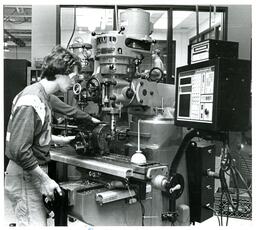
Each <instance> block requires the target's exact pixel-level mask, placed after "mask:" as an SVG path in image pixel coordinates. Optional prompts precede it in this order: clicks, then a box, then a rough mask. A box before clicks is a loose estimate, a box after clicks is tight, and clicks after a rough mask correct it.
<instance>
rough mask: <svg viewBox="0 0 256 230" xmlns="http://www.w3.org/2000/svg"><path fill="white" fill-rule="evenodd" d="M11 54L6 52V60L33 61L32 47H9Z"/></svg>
mask: <svg viewBox="0 0 256 230" xmlns="http://www.w3.org/2000/svg"><path fill="white" fill-rule="evenodd" d="M8 49H9V52H4V58H5V59H26V60H28V61H31V47H30V46H26V47H17V48H16V47H8Z"/></svg>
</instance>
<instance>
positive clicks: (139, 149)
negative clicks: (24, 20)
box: [50, 9, 190, 226]
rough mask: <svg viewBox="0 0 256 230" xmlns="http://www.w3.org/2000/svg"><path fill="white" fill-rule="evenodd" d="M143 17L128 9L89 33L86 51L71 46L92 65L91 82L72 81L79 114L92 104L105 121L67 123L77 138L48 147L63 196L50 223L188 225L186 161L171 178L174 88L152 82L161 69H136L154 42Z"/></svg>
mask: <svg viewBox="0 0 256 230" xmlns="http://www.w3.org/2000/svg"><path fill="white" fill-rule="evenodd" d="M149 16H150V15H149V13H147V12H146V11H144V10H141V9H128V10H126V11H124V12H123V13H121V20H120V21H121V25H120V30H119V31H110V32H108V33H104V34H96V33H93V34H92V35H93V37H92V47H90V46H89V45H87V46H85V45H83V44H80V45H79V44H76V45H74V46H72V50H73V52H76V53H78V52H82V53H85V52H86V54H88V53H90V54H91V56H88V55H87V56H86V55H84V56H86V57H87V60H92V59H93V60H94V71H93V73H92V76H91V77H90V78H89V79H86V77H83V76H82V77H81V76H80V77H78V78H77V80H76V83H75V85H74V87H73V94H74V97H75V98H76V101H77V104H78V105H79V106H80V108H81V109H84V108H86V107H87V105H88V103H94V104H96V105H97V106H98V110H97V113H98V114H97V115H98V117H100V119H101V120H102V121H103V122H102V123H101V124H98V125H95V126H90V125H88V124H84V123H76V124H75V125H73V126H71V125H70V126H69V125H66V128H67V129H68V131H69V132H71V131H70V129H69V127H72V132H73V133H76V139H75V140H74V141H73V142H72V143H71V146H62V147H55V148H52V149H51V152H50V154H51V159H52V160H53V162H55V163H56V164H57V174H58V175H56V173H55V175H53V174H54V173H53V174H52V177H54V178H55V179H56V180H57V181H59V183H60V185H61V187H62V188H63V189H64V191H65V193H66V194H67V202H64V203H65V205H66V206H65V207H64V208H63V210H66V211H65V215H64V218H56V219H57V223H56V219H55V224H56V225H65V224H66V222H65V218H66V215H70V216H73V217H75V218H77V219H79V220H81V221H84V222H86V223H89V224H91V225H133V226H134V225H148V226H151V225H153V226H161V225H189V223H190V221H189V206H188V191H187V186H186V184H187V179H186V178H187V175H186V164H185V159H184V158H182V159H181V161H180V164H179V165H178V169H177V172H175V173H172V174H170V173H169V168H170V165H171V162H172V160H173V158H174V157H175V153H176V151H177V149H178V147H179V144H180V142H181V138H182V130H181V128H179V127H176V126H174V117H173V111H174V108H173V106H174V100H175V99H174V97H175V93H174V91H175V89H174V86H173V85H168V84H164V83H158V82H157V81H158V80H159V79H161V78H162V77H163V76H162V74H163V73H162V71H161V70H160V69H156V68H154V70H153V71H150V72H149V73H148V72H142V71H140V66H141V63H143V58H144V55H146V54H150V53H151V44H152V42H154V41H153V40H152V39H151V38H150V36H149V35H150V32H151V31H150V20H149ZM90 48H92V49H90ZM88 50H90V52H87V51H88ZM85 67H86V65H85ZM85 69H86V68H85ZM85 72H86V71H85ZM153 75H154V76H153ZM153 79H154V80H155V81H153ZM66 131H67V130H66ZM53 165H54V164H53ZM53 171H54V172H56V171H55V170H52V172H53ZM64 175H65V176H64ZM63 210H62V211H63ZM60 216H63V213H62V214H61V215H60Z"/></svg>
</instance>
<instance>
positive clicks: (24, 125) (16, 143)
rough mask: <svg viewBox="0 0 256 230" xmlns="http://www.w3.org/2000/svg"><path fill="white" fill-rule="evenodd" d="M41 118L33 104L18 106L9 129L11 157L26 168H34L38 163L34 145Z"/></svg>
mask: <svg viewBox="0 0 256 230" xmlns="http://www.w3.org/2000/svg"><path fill="white" fill-rule="evenodd" d="M39 123H41V120H40V118H39V117H38V115H37V113H36V112H35V111H34V108H33V107H32V106H20V107H18V108H17V109H16V110H15V112H14V114H13V116H12V123H11V127H10V131H9V144H8V146H9V156H8V157H9V158H10V159H11V160H13V161H15V162H16V163H17V164H19V165H20V166H21V167H22V168H23V169H24V170H32V169H34V168H35V167H36V166H37V165H38V161H37V158H36V157H35V156H34V154H33V150H32V146H33V142H34V136H35V135H36V133H37V130H36V129H37V127H38V125H40V126H42V124H39Z"/></svg>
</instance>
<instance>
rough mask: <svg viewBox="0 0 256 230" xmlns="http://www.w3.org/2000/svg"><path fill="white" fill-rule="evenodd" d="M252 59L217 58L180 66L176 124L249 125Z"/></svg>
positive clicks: (199, 126)
mask: <svg viewBox="0 0 256 230" xmlns="http://www.w3.org/2000/svg"><path fill="white" fill-rule="evenodd" d="M250 82H251V62H250V61H248V60H242V59H234V58H216V59H211V60H208V61H204V62H200V63H195V64H192V65H187V66H182V67H179V68H178V69H177V75H176V98H175V101H176V103H175V106H176V107H175V120H174V121H175V125H178V126H183V127H189V128H197V129H204V130H213V131H242V130H246V129H247V127H248V125H249V109H250V100H251V99H250V97H251V92H250Z"/></svg>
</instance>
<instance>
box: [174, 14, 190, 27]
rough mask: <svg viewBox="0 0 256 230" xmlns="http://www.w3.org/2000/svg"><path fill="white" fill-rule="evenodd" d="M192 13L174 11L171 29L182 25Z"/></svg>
mask: <svg viewBox="0 0 256 230" xmlns="http://www.w3.org/2000/svg"><path fill="white" fill-rule="evenodd" d="M192 13H193V12H191V11H174V12H173V28H175V27H176V26H178V25H179V24H180V23H182V22H183V21H184V20H185V19H186V18H188V17H189V16H190V15H191V14H192Z"/></svg>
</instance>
